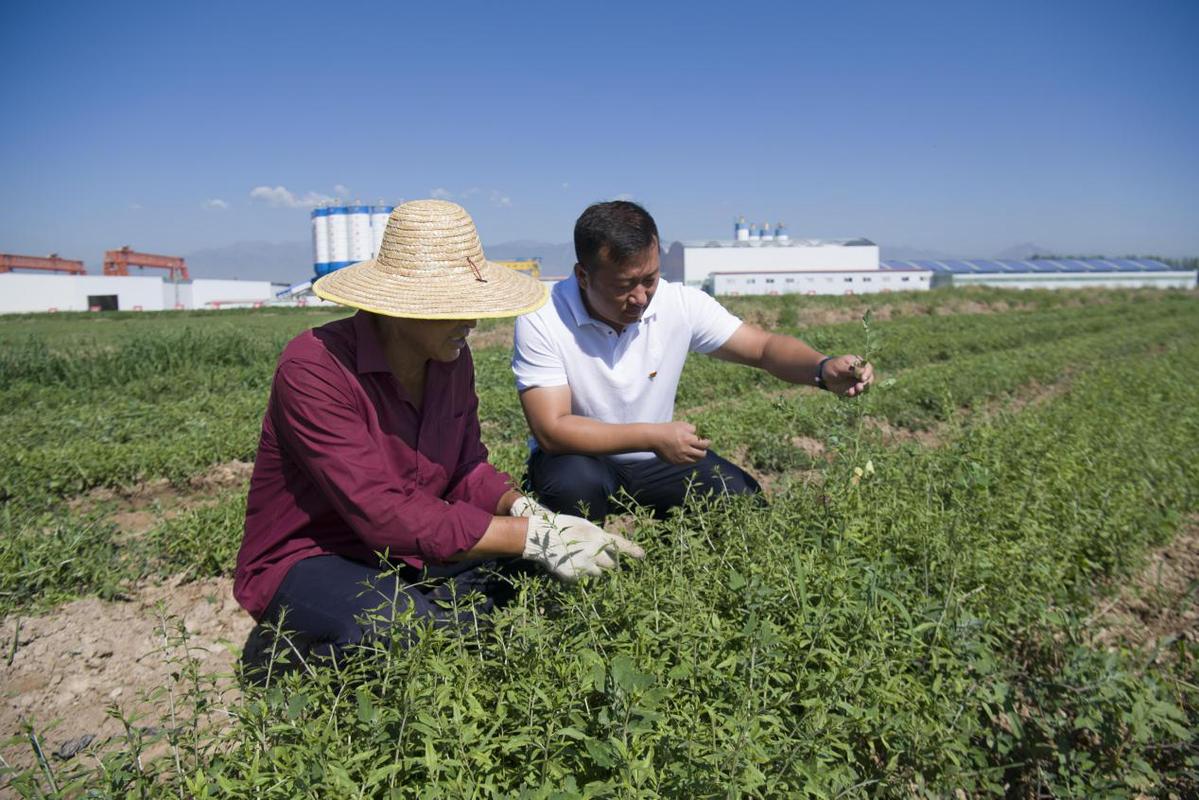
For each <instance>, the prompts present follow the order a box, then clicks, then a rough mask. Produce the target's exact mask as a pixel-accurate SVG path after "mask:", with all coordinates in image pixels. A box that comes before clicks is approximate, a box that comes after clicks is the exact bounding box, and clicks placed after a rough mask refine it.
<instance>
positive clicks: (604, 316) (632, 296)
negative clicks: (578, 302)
mask: <svg viewBox="0 0 1199 800" xmlns="http://www.w3.org/2000/svg"><path fill="white" fill-rule="evenodd" d="M660 262H661V258H660V256H659V255H658V245H657V243H654V244H653V245H651V246H650V247H647V248H646V249H645V252H644V253H642V254H641V255H639V256H637V257H635V258H632V259H630V260H629V262H628V263H627V264H625V265H624V266H621V267H617V266H614V265H612V264H610V263H608V262H607V259H606V258H605V254H604V253H600V263H599V264H598V265H597V266H596V267H595V269H593V270H592V271H591V273H588V272H587V271H586V270H585V269H583V266H582V265H581V264H576V265H575V277H576V278H578V281H579V290H580V291H581V292H582V293H583V298H584V299H585V300H586V301H587V307H588V309H589V310H590V311H591V313H592V314H593V315H594V316H596V317H598V318H600V319H601V320H603V321H604V322H607V323H610V324H614V325H615V326H616V327H617V328H624V327H625V326H626V325H632V324H634V323H636V322H637V321H638V320H640V319H641V315H642V314H644V313H645V309H646V308H647V307H648V306H649V301H650V300H651V299H652V298H653V296H654V292H656V291H657V290H658V275H659V271H660V268H661V263H660Z"/></svg>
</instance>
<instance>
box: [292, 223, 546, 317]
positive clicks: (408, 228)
mask: <svg viewBox="0 0 1199 800" xmlns="http://www.w3.org/2000/svg"><path fill="white" fill-rule="evenodd" d="M312 290H313V291H314V292H316V294H317V295H318V296H320V297H323V298H324V299H326V300H330V301H332V302H334V303H339V304H341V305H343V306H351V307H353V308H361V309H363V310H364V311H370V312H373V313H375V314H383V315H385V316H388V317H410V318H413V319H480V318H483V317H515V316H519V315H520V314H527V313H529V312H530V311H535V310H536V309H538V308H540V307H541V306H542V304H544V303H545V301H546V297H547V292H546V290H545V287H544V286H542V285H541V282H540V281H538V280H537V279H536V278H532V277H530V276H528V275H522V274H521V273H519V272H517V271H515V270H512V269H508V268H507V267H502V266H499V265H498V264H493V263H491V262H490V261H488V260H487V259H486V258H484V256H483V245H481V244H480V243H479V234H478V232H477V231H476V230H475V223H474V221H473V220H472V219H471V218H470V215H469V214H467V213H466V209H464V208H463V207H462V206H460V205H458V204H457V203H449V202H446V201H445V200H413V201H412V202H410V203H404V204H403V205H399V206H396V207H395V209H394V210H393V211H392V212H391V216H390V217H389V218H388V219H387V230H386V231H384V233H383V242H382V243H381V244H380V245H379V254H378V255H377V256H376V257H375V258H373V259H371V260H370V261H362V262H360V263H358V264H351V265H350V266H348V267H345V268H343V269H339V270H337V271H336V272H330V273H329V274H328V275H325V276H324V277H322V278H320V279H319V280H317V282H316V283H315V284H314V285H313V287H312Z"/></svg>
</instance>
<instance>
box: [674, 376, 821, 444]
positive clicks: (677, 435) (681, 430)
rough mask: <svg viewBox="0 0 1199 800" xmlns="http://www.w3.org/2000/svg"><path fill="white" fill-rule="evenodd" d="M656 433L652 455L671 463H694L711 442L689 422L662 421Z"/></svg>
mask: <svg viewBox="0 0 1199 800" xmlns="http://www.w3.org/2000/svg"><path fill="white" fill-rule="evenodd" d="M825 366H826V367H827V366H828V365H827V364H826V365H825ZM656 433H657V437H656V441H655V442H654V446H653V448H652V449H653V451H654V455H656V456H657V457H658V458H660V459H662V460H663V461H668V462H670V463H671V464H694V463H696V462H697V461H699V460H700V459H701V458H703V457H704V456H706V455H707V454H708V445H710V444H712V442H711V440H709V439H701V438H699V437H698V436H696V435H695V426H694V425H692V424H691V423H690V422H663V423H660V424H659V425H658V426H657V431H656Z"/></svg>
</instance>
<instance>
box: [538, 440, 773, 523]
mask: <svg viewBox="0 0 1199 800" xmlns="http://www.w3.org/2000/svg"><path fill="white" fill-rule="evenodd" d="M528 467H529V469H528V477H527V479H526V484H527V486H526V488H528V489H529V490H530V491H532V492H533V493H534V494H536V495H537V499H538V500H539V501H540V502H541V503H542V505H544V506H545V507H546V508H549V509H550V510H552V511H557V512H559V513H562V514H577V515H579V516H585V517H587V518H588V519H590V520H592V521H595V522H598V521H600V520H602V519H603V518H604V517H605V516H606V515H607V514H608V513H609V512H611V511H613V510H614V509H615V507H616V506H615V505H614V503H613V502H612V498H614V497H617V496H619V495H620V494H621V490H622V489H623V490H624V491H625V492H627V493H628V494H629V495H631V496H632V498H633V499H634V500H636V501H637V503H639V504H640V505H643V506H647V507H649V508H652V509H653V511H654V515H655V516H657V517H659V518H661V517H665V516H666V514H667V512H669V511H670V509H672V508H674V507H675V506H680V505H682V504H683V500H684V499H685V498H686V496H687V491H688V488H689V487H690V490H691V491H692V492H698V493H701V494H702V493H716V494H760V493H761V491H762V487H761V486H759V485H758V482H757V481H756V480H754V479H753V477H752V476H750V475H749V473H747V472H746V471H745V470H743V469H741V468H740V467H738V466H737V465H736V464H733V463H731V462H729V461H726V460H724V459H723V458H721V457H720V456H718V455H716V454H715V453H714V452H712V451H711V450H709V451H708V453H707V455H706V456H704V457H703V459H701V460H700V461H698V462H696V463H695V464H689V465H686V466H679V465H677V464H671V463H670V462H667V461H663V460H662V459H660V458H657V457H655V458H651V459H646V460H645V461H634V462H618V461H614V460H612V459H611V458H605V457H603V456H583V455H571V454H568V455H557V456H554V455H550V454H548V453H546V452H544V451H542V450H534V451H533V454H532V455H531V456H529V463H528Z"/></svg>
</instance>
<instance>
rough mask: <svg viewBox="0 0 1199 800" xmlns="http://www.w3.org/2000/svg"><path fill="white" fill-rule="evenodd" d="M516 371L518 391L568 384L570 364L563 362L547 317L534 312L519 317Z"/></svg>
mask: <svg viewBox="0 0 1199 800" xmlns="http://www.w3.org/2000/svg"><path fill="white" fill-rule="evenodd" d="M551 302H552V301H551ZM512 372H513V373H514V374H515V375H516V390H517V391H518V392H523V391H524V390H525V389H531V388H533V387H536V386H565V385H566V365H565V364H563V363H562V356H561V355H560V354H559V352H558V348H557V347H555V346H554V342H553V341H552V340H551V338H550V336H549V334H548V332H547V331H546V328H545V322H544V320H542V319H539V318H538V317H536V316H534V315H533V314H526V315H525V316H523V317H517V318H516V330H515V332H514V333H513V337H512Z"/></svg>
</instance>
